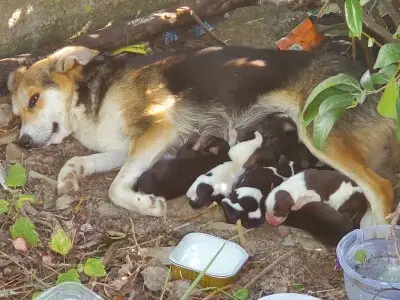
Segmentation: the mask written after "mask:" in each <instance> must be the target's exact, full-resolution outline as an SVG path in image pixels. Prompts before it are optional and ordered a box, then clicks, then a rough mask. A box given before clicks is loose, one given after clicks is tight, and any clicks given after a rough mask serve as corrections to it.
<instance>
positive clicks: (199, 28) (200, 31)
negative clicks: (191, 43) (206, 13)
mask: <svg viewBox="0 0 400 300" xmlns="http://www.w3.org/2000/svg"><path fill="white" fill-rule="evenodd" d="M204 25H206V27H207V28H208V29H209V30H212V27H211V25H210V24H208V22H207V21H204ZM193 33H194V35H195V36H202V35H203V34H205V33H206V31H205V30H204V28H203V26H201V25H199V24H198V25H195V26H194V27H193Z"/></svg>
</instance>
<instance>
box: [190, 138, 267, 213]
mask: <svg viewBox="0 0 400 300" xmlns="http://www.w3.org/2000/svg"><path fill="white" fill-rule="evenodd" d="M262 141H263V138H262V136H261V134H260V133H259V132H257V131H256V132H255V133H254V138H253V139H251V140H248V141H244V142H241V143H238V144H236V145H235V146H232V147H231V148H230V149H229V152H228V155H229V157H230V159H231V160H230V161H226V162H224V163H222V164H220V165H219V166H216V167H215V168H213V169H211V170H209V171H208V172H207V173H206V174H203V175H200V176H199V177H198V178H197V179H196V180H195V181H194V182H193V184H192V185H191V186H190V188H189V189H188V191H187V193H186V196H187V197H188V198H189V204H190V206H191V207H192V208H200V207H202V206H204V205H206V206H208V205H210V204H211V203H213V202H214V201H215V202H217V203H219V202H220V201H221V200H222V199H223V198H224V197H227V196H228V195H229V194H230V193H231V192H232V187H233V185H234V184H236V182H237V180H238V178H239V177H240V176H241V175H242V174H243V172H244V171H245V170H244V168H243V164H244V163H245V162H246V161H247V160H248V158H249V157H250V156H251V155H252V153H254V151H255V150H256V149H257V148H259V147H260V146H261V144H262Z"/></svg>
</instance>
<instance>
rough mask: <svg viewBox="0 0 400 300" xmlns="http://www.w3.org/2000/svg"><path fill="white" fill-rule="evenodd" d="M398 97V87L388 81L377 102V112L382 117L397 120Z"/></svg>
mask: <svg viewBox="0 0 400 300" xmlns="http://www.w3.org/2000/svg"><path fill="white" fill-rule="evenodd" d="M398 97H399V86H398V85H397V84H396V83H395V82H393V81H389V83H388V84H387V86H386V88H385V90H384V91H383V94H382V97H381V99H380V100H379V103H378V106H377V110H378V112H379V113H380V114H381V115H382V116H384V117H387V118H392V119H397V108H396V102H397V98H398Z"/></svg>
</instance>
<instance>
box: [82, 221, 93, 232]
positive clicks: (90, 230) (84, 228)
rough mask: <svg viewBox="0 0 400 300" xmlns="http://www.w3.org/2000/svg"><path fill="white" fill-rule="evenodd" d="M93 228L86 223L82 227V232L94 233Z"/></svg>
mask: <svg viewBox="0 0 400 300" xmlns="http://www.w3.org/2000/svg"><path fill="white" fill-rule="evenodd" d="M93 230H94V229H93V226H92V225H91V224H89V223H85V224H82V225H81V231H82V232H83V233H88V232H93Z"/></svg>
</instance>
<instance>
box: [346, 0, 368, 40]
mask: <svg viewBox="0 0 400 300" xmlns="http://www.w3.org/2000/svg"><path fill="white" fill-rule="evenodd" d="M344 13H345V16H346V22H347V26H348V27H349V29H350V33H351V34H352V36H354V37H358V38H361V32H362V24H363V9H362V7H361V5H360V1H359V0H346V2H345V7H344Z"/></svg>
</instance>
